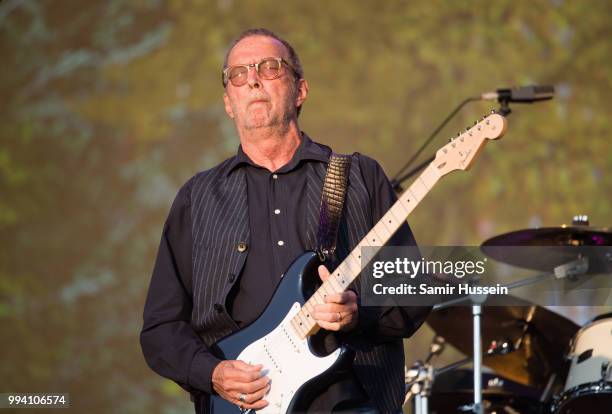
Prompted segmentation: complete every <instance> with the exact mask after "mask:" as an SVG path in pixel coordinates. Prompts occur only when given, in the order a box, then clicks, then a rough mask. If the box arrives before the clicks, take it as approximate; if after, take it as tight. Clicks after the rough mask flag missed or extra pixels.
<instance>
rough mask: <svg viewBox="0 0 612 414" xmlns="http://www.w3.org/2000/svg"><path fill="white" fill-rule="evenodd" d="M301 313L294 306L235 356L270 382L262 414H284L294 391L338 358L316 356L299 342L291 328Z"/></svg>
mask: <svg viewBox="0 0 612 414" xmlns="http://www.w3.org/2000/svg"><path fill="white" fill-rule="evenodd" d="M299 310H300V304H299V303H297V302H296V303H294V304H293V306H292V307H291V309H290V310H289V313H287V315H286V316H285V318H284V319H283V321H282V322H281V323H280V324H279V325H278V326H277V327H276V328H275V329H274V330H273V331H272V332H270V333H269V334H268V335H266V336H264V337H263V338H260V339H259V340H257V341H255V342H253V343H252V344H251V345H249V346H247V347H246V348H245V349H244V350H243V351H242V352H241V353H240V355H238V358H237V359H239V360H241V361H244V362H247V363H249V364H254V365H256V364H262V365H263V373H264V375H267V376H268V378H270V380H271V383H270V385H271V387H270V392H269V393H268V395H266V397H265V399H266V400H267V401H268V403H269V404H268V406H267V407H265V408H263V409H261V410H258V411H257V413H261V414H284V413H286V412H287V409H288V408H289V404H290V403H291V400H292V399H293V396H294V395H295V393H296V391H297V390H298V389H299V388H300V387H301V386H302V385H303V384H304V383H305V382H307V381H308V380H310V379H312V378H314V377H316V376H317V375H319V374H321V373H322V372H324V371H326V370H327V369H329V368H330V367H331V366H332V365H333V364H334V362H336V360H337V359H338V358H339V357H340V354H341V349H340V348H339V349H336V350H335V351H334V352H332V353H331V354H329V355H327V356H325V357H318V356H316V355H314V354H312V352H310V349H309V348H308V341H307V340H305V339H300V338H298V336H297V335H296V333H295V332H294V330H293V328H292V327H291V324H290V320H291V318H292V317H293V316H294V315H295V314H296V313H297V312H298V311H299Z"/></svg>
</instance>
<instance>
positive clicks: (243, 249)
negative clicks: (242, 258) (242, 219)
mask: <svg viewBox="0 0 612 414" xmlns="http://www.w3.org/2000/svg"><path fill="white" fill-rule="evenodd" d="M247 247H248V245H247V244H246V243H245V242H240V243H238V251H239V252H240V253H242V252H246V249H247Z"/></svg>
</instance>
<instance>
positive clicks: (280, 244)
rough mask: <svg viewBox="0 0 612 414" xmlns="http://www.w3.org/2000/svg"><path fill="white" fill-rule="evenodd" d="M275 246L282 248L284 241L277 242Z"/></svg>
mask: <svg viewBox="0 0 612 414" xmlns="http://www.w3.org/2000/svg"><path fill="white" fill-rule="evenodd" d="M277 244H278V245H279V246H283V245H284V244H285V242H284V241H282V240H279V241H278V243H277Z"/></svg>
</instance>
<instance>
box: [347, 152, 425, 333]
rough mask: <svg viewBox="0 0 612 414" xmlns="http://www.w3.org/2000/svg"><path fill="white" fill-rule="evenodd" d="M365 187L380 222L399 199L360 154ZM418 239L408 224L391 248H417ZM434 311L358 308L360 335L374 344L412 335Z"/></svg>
mask: <svg viewBox="0 0 612 414" xmlns="http://www.w3.org/2000/svg"><path fill="white" fill-rule="evenodd" d="M357 156H358V159H359V166H360V169H361V173H362V175H363V179H364V181H365V184H366V188H367V189H368V192H369V193H370V200H371V209H372V216H373V217H372V218H373V222H374V223H377V222H378V221H379V220H380V219H381V218H382V216H383V215H384V214H385V213H386V212H387V211H388V210H389V209H390V208H391V207H392V206H393V204H394V203H395V201H396V200H397V196H396V195H395V192H394V191H393V188H392V187H391V184H390V183H389V180H388V179H387V176H386V175H385V173H384V171H383V169H382V167H381V166H380V164H378V162H376V161H375V160H373V159H372V158H369V157H367V156H365V155H362V154H357ZM416 244H417V243H416V240H415V238H414V236H413V234H412V230H410V226H409V225H408V223H407V222H405V223H404V224H403V225H402V226H401V227H400V228H399V229H398V230H397V232H396V233H395V234H394V235H393V236H392V237H391V239H390V240H389V242H388V243H387V245H389V246H416ZM430 311H431V307H429V306H392V307H391V306H359V322H358V326H357V332H356V333H359V332H360V333H361V334H364V335H367V336H368V338H371V339H372V340H374V341H384V340H385V339H391V338H398V337H403V338H407V337H409V336H411V335H412V334H413V333H414V332H416V330H417V329H418V328H419V327H420V326H421V325H422V324H423V322H424V321H425V319H426V318H427V315H429V312H430Z"/></svg>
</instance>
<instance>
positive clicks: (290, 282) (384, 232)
mask: <svg viewBox="0 0 612 414" xmlns="http://www.w3.org/2000/svg"><path fill="white" fill-rule="evenodd" d="M506 127H507V121H506V119H505V118H504V117H503V116H501V115H499V114H496V113H494V112H493V113H491V114H490V115H488V116H486V117H484V118H483V119H482V120H481V121H480V122H477V123H476V124H475V125H474V126H473V127H472V128H469V129H467V130H466V131H465V132H463V133H462V134H460V135H458V136H457V137H456V138H454V139H451V141H450V142H449V143H448V144H446V145H445V146H443V147H442V148H440V150H438V152H437V153H436V157H435V159H434V161H432V162H431V163H430V164H429V166H427V168H426V169H425V170H424V171H423V173H421V175H420V176H419V177H418V178H417V179H416V180H415V181H414V183H413V184H412V185H411V186H410V187H409V188H408V189H407V190H406V191H404V193H403V194H402V195H401V196H400V197H399V199H398V200H397V202H396V203H395V204H394V205H393V206H392V207H391V208H390V209H389V211H387V213H386V214H385V215H384V216H383V217H382V218H381V219H380V220H379V222H378V223H377V224H376V225H375V226H374V227H373V228H372V229H371V230H370V232H369V233H368V234H367V235H366V236H365V237H364V238H363V239H362V240H361V241H360V242H359V244H358V245H357V246H356V247H355V248H354V249H353V250H352V251H351V253H350V254H349V255H348V256H347V257H346V259H344V261H343V262H342V263H341V264H340V265H339V266H338V267H337V268H336V269H335V270H334V271H333V273H332V274H331V275H330V277H329V279H328V280H327V281H325V282H324V283H323V284H322V285H321V286H320V287H319V288H318V289H316V291H314V294H312V295H309V293H311V292H312V291H313V290H314V289H309V287H308V286H306V280H318V276H317V275H318V273H317V267H318V265H319V263H320V261H319V258H318V255H317V253H316V252H313V251H308V252H305V253H303V254H302V255H300V256H299V257H298V258H297V259H296V260H295V261H294V262H293V263H292V264H291V266H290V267H289V269H287V271H286V272H285V273H284V276H283V277H282V279H281V281H280V282H279V285H278V287H277V288H276V291H275V292H274V295H273V296H272V299H271V300H270V302H269V303H268V305H267V307H266V309H265V310H264V312H263V313H262V314H261V315H260V316H259V317H258V318H257V319H256V320H255V321H254V322H253V323H252V324H250V325H249V326H247V327H245V328H243V329H241V330H240V331H237V332H235V333H233V334H230V335H228V336H226V337H225V338H223V339H221V340H219V341H218V342H217V343H216V344H215V345H213V347H212V350H213V352H215V353H216V354H217V355H218V356H219V357H220V358H224V359H230V360H242V361H245V362H247V363H249V364H254V365H256V364H262V365H263V367H264V368H263V373H264V374H265V375H267V376H268V378H270V380H271V383H270V385H271V388H270V391H269V393H268V394H267V395H266V397H265V399H266V400H267V401H268V403H269V404H268V406H266V407H265V408H263V409H261V410H258V412H259V413H262V414H264V413H265V414H273V413H274V414H284V413H288V412H291V411H293V410H295V409H296V408H297V404H298V402H299V401H300V396H301V395H303V394H304V393H307V392H308V389H309V387H312V385H313V384H315V383H316V382H318V381H321V380H323V379H324V377H325V376H326V373H329V372H330V371H331V370H333V369H334V367H335V366H336V365H337V364H338V363H339V361H340V360H341V358H342V356H343V355H345V354H346V352H347V349H346V348H345V347H340V348H338V349H336V350H335V351H334V352H332V353H331V354H329V355H326V356H321V355H318V354H317V353H315V352H313V349H312V347H311V344H310V337H311V336H312V335H314V334H315V333H316V332H317V331H318V329H319V325H317V323H316V322H315V320H314V319H313V317H312V313H313V311H314V307H315V305H318V304H323V303H324V301H325V297H326V296H327V295H328V294H333V293H341V292H343V291H344V290H346V289H347V287H348V286H349V285H350V284H351V282H352V281H353V280H355V279H356V278H357V277H358V276H359V274H360V273H361V270H362V268H363V266H366V265H367V263H362V260H361V248H362V247H374V249H373V251H374V252H376V251H378V249H380V248H381V247H382V246H384V245H385V243H386V242H387V241H388V240H389V239H390V238H391V236H392V235H393V234H394V233H395V232H396V231H397V229H398V228H399V227H400V226H401V225H402V224H403V223H404V222H405V220H406V218H407V217H408V215H409V214H410V213H411V212H412V210H414V209H415V208H416V206H417V205H418V204H419V202H420V201H421V200H422V199H423V198H424V197H425V195H427V193H428V192H429V191H430V190H431V189H432V188H433V187H434V185H435V184H436V183H437V182H438V180H439V179H440V178H441V177H443V176H444V175H446V174H448V173H450V172H452V171H454V170H466V169H468V168H469V167H470V165H471V164H472V162H473V161H474V159H475V158H476V156H477V155H478V153H479V151H480V150H481V149H482V148H483V147H484V144H485V143H486V142H487V140H489V139H496V138H500V137H501V136H502V135H503V134H504V133H505V131H506ZM376 248H378V249H376ZM307 276H308V277H307ZM309 291H310V292H309ZM211 409H212V412H213V413H236V414H240V413H245V412H248V411H252V410H242V409H240V408H239V407H238V406H237V405H235V404H232V403H230V402H229V401H227V400H225V399H223V398H221V397H220V396H217V395H213V396H212V397H211Z"/></svg>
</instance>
